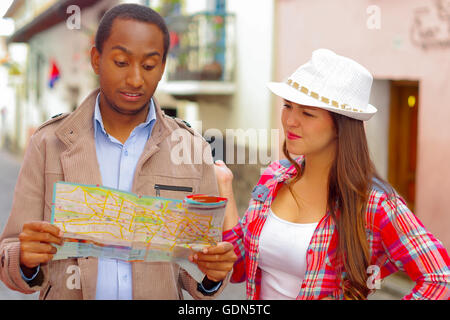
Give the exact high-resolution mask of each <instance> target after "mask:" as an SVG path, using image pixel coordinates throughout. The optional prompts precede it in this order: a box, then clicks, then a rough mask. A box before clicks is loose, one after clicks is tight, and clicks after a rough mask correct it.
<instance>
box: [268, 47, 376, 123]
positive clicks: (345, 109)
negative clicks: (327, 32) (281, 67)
mask: <svg viewBox="0 0 450 320" xmlns="http://www.w3.org/2000/svg"><path fill="white" fill-rule="evenodd" d="M372 82H373V77H372V75H371V74H370V72H369V71H368V70H367V69H366V68H364V67H363V66H362V65H360V64H359V63H357V62H355V61H353V60H351V59H349V58H346V57H343V56H340V55H337V54H336V53H334V52H333V51H331V50H328V49H318V50H315V51H314V52H313V53H312V57H311V60H309V61H308V62H307V63H305V64H304V65H302V66H300V67H299V68H298V69H297V70H296V71H295V72H294V73H293V74H292V75H291V76H290V77H289V78H288V80H287V81H286V82H269V83H268V84H267V86H268V88H269V89H270V90H271V91H272V92H273V93H274V94H276V95H278V96H280V97H281V98H283V99H286V100H288V101H291V102H295V103H297V104H301V105H306V106H312V107H318V108H322V109H325V110H328V111H331V112H336V113H339V114H342V115H345V116H347V117H350V118H354V119H358V120H363V121H365V120H369V119H370V118H371V117H372V116H373V115H374V114H375V113H376V112H377V109H376V108H375V107H374V106H372V105H371V104H369V96H370V90H371V87H372Z"/></svg>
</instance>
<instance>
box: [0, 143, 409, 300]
mask: <svg viewBox="0 0 450 320" xmlns="http://www.w3.org/2000/svg"><path fill="white" fill-rule="evenodd" d="M20 161H21V159H20V158H18V157H17V156H14V155H11V154H9V153H8V152H6V151H4V150H1V149H0V230H1V231H3V228H4V227H5V225H6V222H7V220H8V216H9V212H10V210H11V204H12V199H13V194H14V186H15V184H16V180H17V176H18V174H19V170H20ZM413 286H414V283H413V282H412V281H411V280H409V279H408V278H407V277H406V276H404V275H403V274H399V273H397V274H394V275H391V276H389V277H388V278H386V279H384V280H383V281H382V283H381V288H380V290H377V291H376V293H375V294H373V295H371V296H370V297H369V300H396V299H401V297H403V296H404V295H406V294H408V293H409V292H411V289H412V288H413ZM183 295H184V298H185V299H187V300H190V299H192V298H191V296H190V295H189V294H188V293H186V292H185V291H183ZM35 299H38V293H35V294H31V295H25V294H21V293H19V292H16V291H12V290H10V289H8V288H7V287H6V286H5V285H4V284H3V282H1V281H0V300H35ZM218 299H219V300H243V299H245V283H239V284H232V283H230V284H228V286H227V287H226V288H225V290H224V291H223V292H222V294H221V295H220V296H219V297H218Z"/></svg>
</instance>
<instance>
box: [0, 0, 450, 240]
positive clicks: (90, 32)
mask: <svg viewBox="0 0 450 320" xmlns="http://www.w3.org/2000/svg"><path fill="white" fill-rule="evenodd" d="M124 2H135V3H140V4H143V5H147V6H150V7H152V8H154V9H156V10H157V11H159V12H160V13H161V14H162V15H163V16H164V17H165V19H166V22H167V24H168V26H169V30H170V32H171V49H170V54H169V58H168V62H167V67H166V72H165V75H164V78H163V80H162V81H161V83H160V85H159V87H158V90H157V94H156V97H157V99H158V100H159V102H160V104H161V105H162V107H163V109H164V111H165V112H166V113H167V114H169V115H172V116H176V117H179V118H181V119H183V120H186V121H187V122H189V123H191V124H192V126H193V127H194V128H195V129H196V130H198V131H199V132H201V133H202V134H204V136H205V138H206V139H208V140H209V141H210V142H211V145H212V146H213V149H214V151H213V152H214V157H215V158H216V159H224V160H226V161H227V162H228V163H229V166H230V167H231V169H232V170H233V172H234V175H235V177H236V178H235V182H234V183H235V190H236V195H237V201H238V206H239V209H240V212H241V215H242V214H243V213H244V211H245V209H246V206H247V203H248V201H249V198H250V192H251V190H252V188H253V186H254V184H255V183H256V182H257V180H258V177H259V174H260V172H261V169H262V168H264V167H265V166H267V165H268V163H269V161H270V160H275V159H277V158H278V157H280V149H279V146H281V145H282V141H283V139H284V137H283V135H282V134H279V135H276V134H275V135H273V136H271V131H270V130H271V129H273V128H274V129H281V123H280V115H281V113H280V110H281V109H280V107H281V101H279V100H278V99H277V98H275V97H274V96H272V95H271V94H270V93H269V91H268V90H267V89H266V83H267V82H269V81H283V80H285V79H286V78H287V77H288V76H289V75H290V74H291V73H292V72H293V71H294V70H295V69H296V68H297V67H298V66H300V65H301V64H303V63H304V62H306V61H307V60H308V59H309V58H310V56H311V52H312V51H313V50H315V49H318V48H329V49H331V50H333V51H335V52H336V53H338V54H341V55H344V56H348V57H350V58H352V59H354V60H356V61H358V62H359V63H361V64H362V65H364V66H365V67H366V68H368V69H369V71H370V72H371V73H372V74H373V75H374V85H373V89H372V94H371V103H372V104H373V105H375V106H376V107H377V108H378V113H377V114H376V115H375V116H374V117H373V118H372V119H371V120H370V121H369V122H367V123H366V133H367V138H368V142H369V148H370V152H371V155H372V159H373V160H374V163H375V165H376V167H377V169H378V171H379V173H380V174H381V176H382V177H384V178H386V179H387V180H388V181H389V182H390V183H391V184H392V185H393V186H394V187H395V188H396V189H397V190H398V191H399V192H400V194H401V195H402V196H403V197H404V198H405V199H406V200H407V202H408V205H409V207H410V208H411V209H412V210H413V212H414V213H415V214H416V215H417V216H418V217H419V218H420V219H421V221H422V222H423V223H424V224H425V226H426V227H427V228H428V229H429V230H430V231H431V232H432V233H433V234H435V235H436V236H437V237H438V238H439V239H441V240H442V241H443V243H444V246H446V248H450V232H448V229H449V227H450V215H449V214H448V204H447V201H446V200H447V192H449V191H450V169H449V168H447V167H446V163H447V162H446V160H447V159H449V158H450V147H449V146H450V126H449V125H448V123H447V122H448V121H449V120H450V108H449V102H448V101H450V90H449V88H448V84H449V83H450V81H449V80H450V2H449V1H448V0H408V1H406V0H405V1H389V0H340V1H331V0H315V1H308V0H245V1H241V0H142V1H120V0H103V1H101V0H78V1H77V0H71V1H68V0H59V1H57V0H48V1H46V0H27V1H25V0H14V1H11V5H10V6H9V7H8V9H7V10H6V11H5V17H6V18H10V19H12V20H13V21H14V24H15V28H14V31H13V32H9V34H8V35H3V36H1V35H0V94H1V97H2V98H1V99H0V111H1V122H0V133H1V137H0V144H1V145H2V146H3V148H5V149H8V150H10V151H11V152H14V153H16V154H19V155H21V154H23V151H24V150H25V148H26V145H27V141H28V139H29V137H30V136H31V135H32V133H33V132H34V131H35V130H36V128H37V127H38V126H39V125H40V124H41V123H43V122H44V121H46V120H48V119H49V118H50V117H52V116H53V115H56V114H59V113H63V112H70V111H72V110H74V108H76V107H77V106H78V105H79V103H80V102H81V101H82V100H83V98H84V97H85V96H86V95H87V94H88V93H89V92H90V91H92V90H93V89H94V88H95V87H97V86H98V80H97V78H96V76H95V74H94V73H93V72H92V70H91V66H90V55H89V50H90V48H91V46H92V45H93V43H94V36H95V31H96V29H97V26H98V23H99V21H100V19H101V17H102V15H103V14H104V13H105V12H106V11H107V10H108V9H109V8H111V7H113V6H114V5H116V4H118V3H124ZM71 5H76V6H78V7H79V8H80V10H81V11H80V14H81V15H80V17H81V18H80V19H79V21H77V16H76V10H75V9H74V8H73V7H70V6H71ZM77 22H79V25H78V26H77ZM227 129H232V130H234V132H235V133H236V131H238V130H241V131H240V133H241V136H243V137H244V138H245V137H246V139H241V140H239V139H237V138H236V136H233V135H230V136H227V134H226V132H227ZM255 131H257V132H258V133H259V132H265V133H266V134H265V135H264V134H263V135H258V136H257V139H256V140H254V139H253V140H252V134H254V133H255ZM255 141H256V143H255ZM225 145H231V146H232V147H231V149H230V148H229V149H227V148H226V147H225ZM239 153H241V154H242V153H244V154H245V155H246V157H245V158H246V160H245V163H244V164H237V162H238V161H237V156H238V154H239ZM230 154H232V156H230ZM252 154H257V155H258V160H257V161H256V162H252V161H250V158H251V155H252ZM2 214H7V213H2Z"/></svg>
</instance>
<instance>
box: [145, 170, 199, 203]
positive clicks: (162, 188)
mask: <svg viewBox="0 0 450 320" xmlns="http://www.w3.org/2000/svg"><path fill="white" fill-rule="evenodd" d="M143 178H144V179H143V180H144V181H143V188H142V189H141V190H139V192H138V194H140V195H141V194H142V195H145V196H151V197H161V198H168V199H177V200H183V199H184V198H185V197H186V196H188V195H191V194H195V193H196V192H197V190H198V186H199V183H200V179H199V178H178V177H165V176H146V177H143Z"/></svg>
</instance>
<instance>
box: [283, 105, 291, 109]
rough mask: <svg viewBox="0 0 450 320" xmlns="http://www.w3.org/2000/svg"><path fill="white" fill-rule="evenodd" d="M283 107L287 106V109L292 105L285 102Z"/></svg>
mask: <svg viewBox="0 0 450 320" xmlns="http://www.w3.org/2000/svg"><path fill="white" fill-rule="evenodd" d="M283 107H284V108H287V109H290V108H292V107H291V105H289V104H283Z"/></svg>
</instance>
